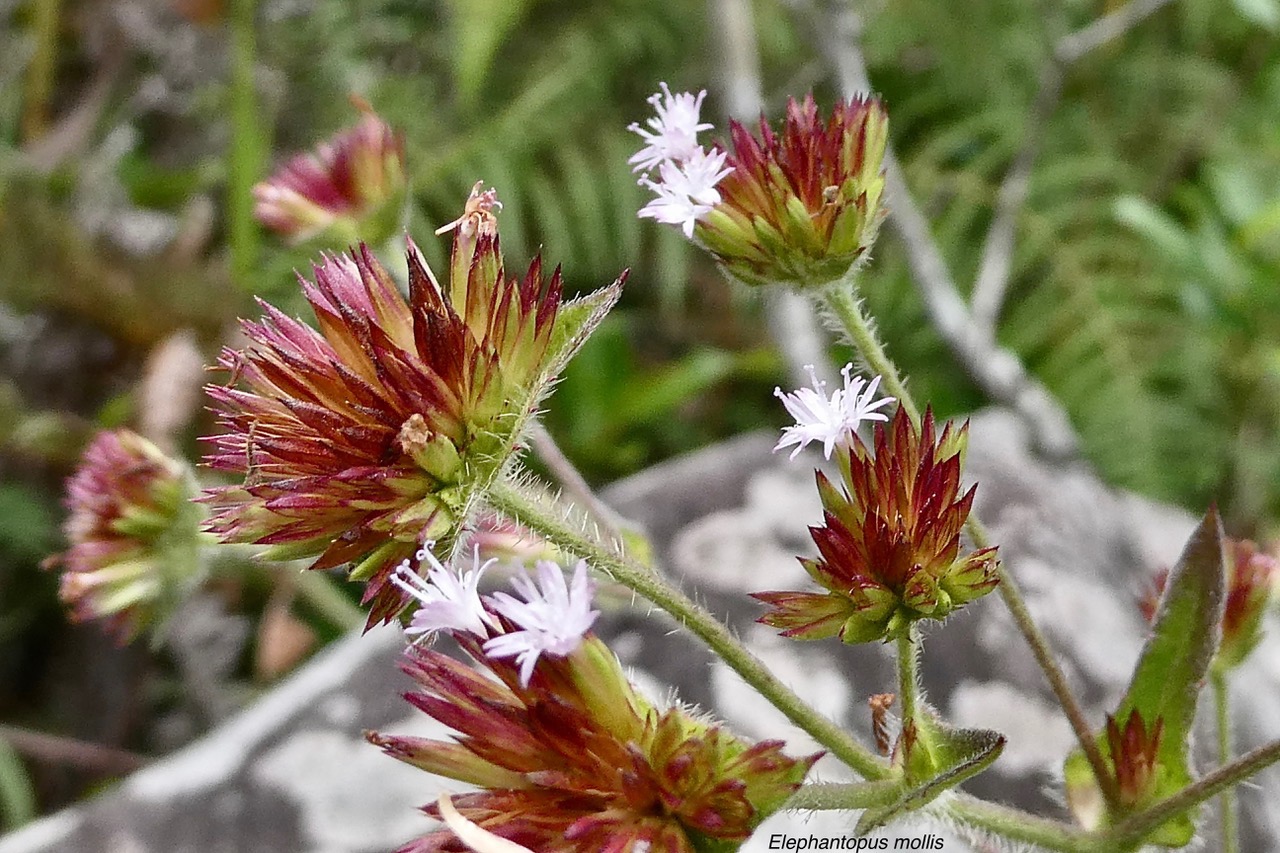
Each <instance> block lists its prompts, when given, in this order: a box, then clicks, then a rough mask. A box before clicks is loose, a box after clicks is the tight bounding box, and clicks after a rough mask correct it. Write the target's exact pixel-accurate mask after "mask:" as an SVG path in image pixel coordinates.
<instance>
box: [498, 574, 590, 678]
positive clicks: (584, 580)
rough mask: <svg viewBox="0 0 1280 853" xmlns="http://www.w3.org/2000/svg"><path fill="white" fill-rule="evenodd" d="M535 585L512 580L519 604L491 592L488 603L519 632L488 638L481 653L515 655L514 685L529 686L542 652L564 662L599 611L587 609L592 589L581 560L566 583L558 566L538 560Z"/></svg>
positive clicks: (524, 579)
mask: <svg viewBox="0 0 1280 853" xmlns="http://www.w3.org/2000/svg"><path fill="white" fill-rule="evenodd" d="M536 568H537V570H538V585H537V586H534V583H533V580H532V579H531V578H530V577H529V575H527V574H524V575H517V576H516V577H514V578H512V579H511V585H512V586H513V587H515V589H516V592H518V593H520V596H521V597H522V598H523V599H524V601H520V600H518V599H516V598H513V597H512V596H510V595H507V594H506V593H505V592H498V593H494V594H493V595H492V596H490V598H489V602H490V604H492V605H493V608H494V609H495V610H497V611H498V612H499V613H500V614H502V615H503V616H505V617H507V618H508V619H510V620H511V621H512V622H513V623H514V624H515V625H517V626H518V627H519V628H520V629H521V630H519V631H512V632H511V633H509V634H502V635H501V636H497V637H494V638H493V639H491V640H489V641H487V642H486V643H485V644H484V650H485V653H486V654H488V655H491V656H493V657H495V658H506V657H511V656H512V655H515V658H516V663H517V664H518V665H519V666H520V683H521V684H522V685H524V686H525V687H528V686H529V679H530V677H532V675H533V666H534V664H536V663H537V662H538V656H539V655H541V654H542V653H543V652H546V653H547V654H552V655H555V656H556V657H564V656H565V655H567V654H569V653H570V652H572V651H573V650H574V649H576V648H578V646H579V645H581V643H582V636H583V635H584V634H585V633H587V630H588V629H589V628H590V627H591V625H592V623H593V622H595V621H596V617H597V616H599V615H600V611H598V610H592V609H591V596H592V595H593V593H594V592H595V584H594V583H593V582H592V580H591V577H590V576H589V575H588V574H587V561H586V560H579V561H578V565H577V567H576V568H575V569H574V571H573V582H572V584H568V585H567V584H566V583H565V580H564V572H563V571H562V570H561V568H560V566H558V565H557V564H555V563H551V562H548V561H546V560H539V561H538V564H537V566H536Z"/></svg>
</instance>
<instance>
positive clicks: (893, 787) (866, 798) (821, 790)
mask: <svg viewBox="0 0 1280 853" xmlns="http://www.w3.org/2000/svg"><path fill="white" fill-rule="evenodd" d="M901 794H902V784H901V783H899V782H898V781H896V780H893V779H882V780H879V781H876V782H843V783H842V782H827V783H816V784H812V785H805V786H803V787H802V788H800V790H798V791H796V792H795V793H794V794H792V795H791V799H789V800H787V803H786V805H785V806H783V808H786V809H803V810H805V811H815V812H817V811H848V810H854V809H869V808H873V807H875V806H887V805H889V804H890V803H892V802H893V801H894V800H896V799H897V798H898V797H899V796H900V795H901Z"/></svg>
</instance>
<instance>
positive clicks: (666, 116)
mask: <svg viewBox="0 0 1280 853" xmlns="http://www.w3.org/2000/svg"><path fill="white" fill-rule="evenodd" d="M659 85H661V87H662V91H661V92H658V93H656V94H654V95H651V96H650V97H649V103H650V104H651V105H652V106H653V109H654V112H656V113H657V115H655V116H654V117H653V118H650V119H648V120H646V121H645V124H647V125H648V126H649V127H650V128H651V130H645V129H644V128H643V127H641V126H640V125H639V123H632V124H631V125H629V126H628V127H627V130H630V131H631V132H633V133H638V134H640V136H641V137H642V138H643V139H644V141H645V146H644V148H641V149H640V150H639V151H638V152H636V154H635V155H633V156H632V157H631V159H630V160H628V161H627V162H628V163H632V164H634V167H635V168H634V171H637V172H648V171H649V170H650V169H652V168H653V167H655V166H658V165H660V164H661V163H663V162H664V161H669V160H674V161H676V162H683V161H684V160H686V159H688V158H690V157H692V156H693V155H694V154H695V153H696V152H699V151H701V150H702V147H701V146H700V145H698V134H699V133H700V132H702V131H704V130H710V129H711V128H712V125H710V124H706V123H704V122H702V121H700V120H699V117H698V115H699V113H700V112H701V111H702V100H703V98H705V97H706V96H707V90H706V89H703V90H702V91H701V92H699V93H698V94H697V95H693V94H691V93H689V92H681V93H680V94H678V95H673V94H672V93H671V90H670V89H669V88H667V84H666V83H661V84H659ZM718 200H719V199H717V201H718Z"/></svg>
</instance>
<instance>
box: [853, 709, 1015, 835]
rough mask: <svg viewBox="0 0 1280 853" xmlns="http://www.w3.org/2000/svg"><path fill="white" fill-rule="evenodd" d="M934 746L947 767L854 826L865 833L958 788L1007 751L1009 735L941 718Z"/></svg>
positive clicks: (870, 811)
mask: <svg viewBox="0 0 1280 853" xmlns="http://www.w3.org/2000/svg"><path fill="white" fill-rule="evenodd" d="M929 739H930V746H931V747H932V749H933V751H934V755H935V756H936V757H937V759H938V760H939V763H940V764H942V766H943V768H944V769H943V770H942V771H941V772H939V773H938V774H936V775H935V776H933V777H932V778H930V779H927V780H925V782H923V783H922V784H920V785H916V786H914V787H909V788H903V790H902V793H901V794H900V795H899V796H898V798H897V799H896V800H894V801H893V802H892V803H890V804H889V805H887V806H877V807H875V808H870V809H867V810H866V811H864V812H863V813H862V817H860V818H859V819H858V825H857V826H856V827H855V828H854V833H855V834H857V835H865V834H867V833H868V832H871V831H872V830H873V829H878V828H880V827H882V826H884V825H885V824H887V823H888V822H889V821H891V820H893V819H895V818H897V817H899V816H901V815H903V814H906V813H907V812H911V811H915V810H916V809H920V808H923V807H924V806H927V805H928V804H929V803H931V802H933V801H934V800H935V799H937V797H938V796H939V795H941V794H942V793H943V792H944V791H947V790H949V789H951V788H954V787H955V786H956V785H959V784H960V783H961V782H964V781H965V780H966V779H969V778H971V777H973V776H976V775H977V774H979V773H981V772H982V771H983V770H985V769H987V767H989V766H990V765H991V762H993V761H995V760H996V759H997V758H999V757H1000V753H1001V752H1002V751H1003V750H1004V744H1005V737H1004V735H1002V734H1000V733H999V732H993V731H991V730H989V729H951V728H948V727H946V726H944V725H943V724H942V723H941V722H940V721H937V720H933V721H931V723H930V734H929Z"/></svg>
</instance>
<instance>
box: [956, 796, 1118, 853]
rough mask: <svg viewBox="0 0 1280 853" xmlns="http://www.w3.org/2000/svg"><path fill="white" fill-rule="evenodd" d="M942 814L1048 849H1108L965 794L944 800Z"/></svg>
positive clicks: (1076, 832) (1080, 833)
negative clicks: (944, 812)
mask: <svg viewBox="0 0 1280 853" xmlns="http://www.w3.org/2000/svg"><path fill="white" fill-rule="evenodd" d="M945 811H946V813H947V814H948V815H949V816H951V817H952V818H955V819H956V820H958V821H960V822H962V823H965V824H968V825H970V826H974V827H978V828H979V829H983V830H986V831H987V832H991V833H994V834H996V835H1000V836H1002V837H1004V838H1008V839H1011V840H1014V841H1021V842H1023V843H1025V844H1035V845H1037V846H1039V847H1043V848H1046V849H1048V850H1059V851H1062V853H1091V851H1100V850H1108V849H1111V848H1108V847H1105V846H1103V845H1099V844H1098V842H1097V839H1096V837H1095V836H1093V835H1091V834H1090V833H1088V832H1085V831H1084V830H1083V829H1080V828H1078V827H1075V826H1072V825H1070V824H1067V823H1062V822H1061V821H1056V820H1050V819H1049V818H1044V817H1039V816H1038V815H1033V814H1028V813H1027V812H1024V811H1022V810H1020V809H1014V808H1009V807H1008V806H1002V805H998V804H996V803H988V802H986V801H985V800H979V799H977V798H976V797H971V796H969V795H968V794H956V795H955V796H953V797H951V798H949V799H947V800H946V807H945Z"/></svg>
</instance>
